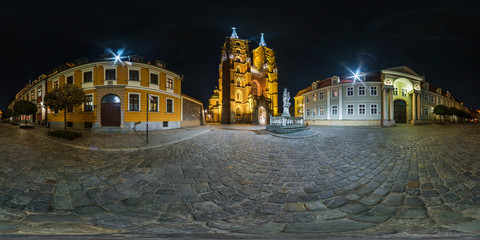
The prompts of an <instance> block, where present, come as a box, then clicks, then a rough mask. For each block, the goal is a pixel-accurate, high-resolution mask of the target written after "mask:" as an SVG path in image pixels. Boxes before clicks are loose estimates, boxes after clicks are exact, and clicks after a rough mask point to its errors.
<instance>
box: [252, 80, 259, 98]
mask: <svg viewBox="0 0 480 240" xmlns="http://www.w3.org/2000/svg"><path fill="white" fill-rule="evenodd" d="M252 95H254V96H257V95H258V85H257V82H256V81H253V82H252Z"/></svg>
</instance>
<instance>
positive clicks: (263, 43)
mask: <svg viewBox="0 0 480 240" xmlns="http://www.w3.org/2000/svg"><path fill="white" fill-rule="evenodd" d="M260 46H262V47H266V46H267V44H266V43H265V39H263V33H262V37H261V38H260V44H259V47H260Z"/></svg>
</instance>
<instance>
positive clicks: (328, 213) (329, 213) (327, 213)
mask: <svg viewBox="0 0 480 240" xmlns="http://www.w3.org/2000/svg"><path fill="white" fill-rule="evenodd" d="M314 215H315V216H316V219H318V220H321V221H325V220H332V219H338V218H343V217H345V216H347V215H348V214H346V213H344V212H342V211H340V210H339V209H328V210H323V211H319V212H315V213H314Z"/></svg>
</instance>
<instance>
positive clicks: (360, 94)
mask: <svg viewBox="0 0 480 240" xmlns="http://www.w3.org/2000/svg"><path fill="white" fill-rule="evenodd" d="M358 96H365V87H364V86H360V87H358Z"/></svg>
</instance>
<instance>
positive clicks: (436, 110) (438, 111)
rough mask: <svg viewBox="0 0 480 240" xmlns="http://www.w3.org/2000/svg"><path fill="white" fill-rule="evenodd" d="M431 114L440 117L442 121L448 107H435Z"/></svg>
mask: <svg viewBox="0 0 480 240" xmlns="http://www.w3.org/2000/svg"><path fill="white" fill-rule="evenodd" d="M433 113H435V114H437V115H440V116H442V121H443V116H445V115H448V114H449V112H448V107H447V106H445V105H441V104H440V105H437V106H435V107H434V108H433Z"/></svg>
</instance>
